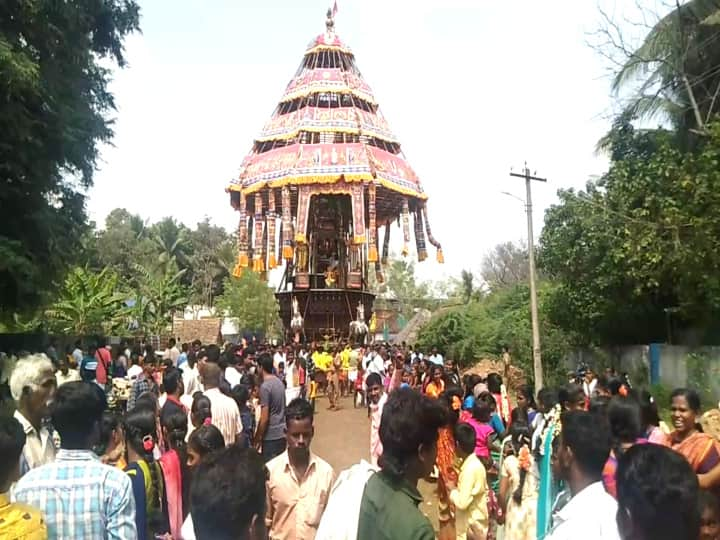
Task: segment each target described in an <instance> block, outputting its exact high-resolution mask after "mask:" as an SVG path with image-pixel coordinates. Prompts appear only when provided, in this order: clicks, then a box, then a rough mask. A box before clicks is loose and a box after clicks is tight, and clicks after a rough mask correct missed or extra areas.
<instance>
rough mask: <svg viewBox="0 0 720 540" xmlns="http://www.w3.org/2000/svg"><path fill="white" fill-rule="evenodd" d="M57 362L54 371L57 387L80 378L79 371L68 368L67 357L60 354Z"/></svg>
mask: <svg viewBox="0 0 720 540" xmlns="http://www.w3.org/2000/svg"><path fill="white" fill-rule="evenodd" d="M58 362H59V363H58V370H57V372H56V373H55V378H56V379H57V385H58V387H59V386H61V385H63V384H65V383H69V382H73V381H79V380H80V373H79V372H78V370H77V369H70V366H68V361H67V358H65V357H64V356H61V357H60V358H59V360H58Z"/></svg>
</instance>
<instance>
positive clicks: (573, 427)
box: [561, 411, 610, 480]
mask: <svg viewBox="0 0 720 540" xmlns="http://www.w3.org/2000/svg"><path fill="white" fill-rule="evenodd" d="M561 422H562V435H561V437H562V444H563V446H566V447H568V448H570V449H572V451H573V455H574V457H575V463H576V464H577V466H578V467H579V468H580V470H581V471H582V472H584V473H585V474H586V475H588V476H590V477H591V478H592V479H596V480H600V478H601V477H602V470H603V467H605V462H606V461H607V460H608V456H609V455H610V429H609V428H608V425H607V422H598V420H597V416H595V415H593V414H590V413H589V412H586V411H568V412H565V413H563V415H562V417H561Z"/></svg>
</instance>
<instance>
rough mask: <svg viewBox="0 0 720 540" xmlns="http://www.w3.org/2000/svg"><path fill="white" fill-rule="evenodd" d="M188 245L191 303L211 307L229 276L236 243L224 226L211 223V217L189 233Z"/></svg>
mask: <svg viewBox="0 0 720 540" xmlns="http://www.w3.org/2000/svg"><path fill="white" fill-rule="evenodd" d="M189 244H190V247H189V252H190V254H189V257H188V258H189V266H190V273H191V277H190V284H191V290H192V294H191V302H192V303H193V304H195V305H203V306H208V307H212V305H213V303H214V299H215V297H216V296H218V295H220V294H222V292H223V283H224V282H225V279H226V278H227V277H229V276H230V272H231V269H232V265H233V264H234V262H235V244H234V242H233V240H232V237H231V236H230V235H229V234H228V233H227V231H226V230H225V229H223V228H222V227H217V226H215V225H212V224H211V223H210V220H209V219H208V218H205V220H204V221H201V222H200V223H198V224H197V228H196V229H195V230H193V231H191V232H190V234H189Z"/></svg>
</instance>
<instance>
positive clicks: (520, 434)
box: [510, 422, 532, 504]
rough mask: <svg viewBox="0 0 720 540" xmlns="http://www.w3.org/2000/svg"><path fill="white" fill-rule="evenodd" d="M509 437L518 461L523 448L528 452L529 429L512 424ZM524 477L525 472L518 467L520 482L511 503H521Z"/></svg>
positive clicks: (523, 425) (523, 424)
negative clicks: (526, 448) (525, 447)
mask: <svg viewBox="0 0 720 540" xmlns="http://www.w3.org/2000/svg"><path fill="white" fill-rule="evenodd" d="M510 437H511V440H512V446H513V451H514V452H515V456H517V457H518V459H519V458H520V450H521V449H522V447H523V446H525V445H527V447H528V451H530V444H531V439H532V433H530V427H529V426H528V425H527V424H526V423H524V422H513V423H512V425H511V426H510ZM526 477H527V471H526V470H525V469H524V468H523V467H520V482H519V483H518V487H517V489H515V491H514V492H513V495H512V498H513V501H515V502H516V503H517V504H521V503H522V494H523V489H524V487H525V479H526Z"/></svg>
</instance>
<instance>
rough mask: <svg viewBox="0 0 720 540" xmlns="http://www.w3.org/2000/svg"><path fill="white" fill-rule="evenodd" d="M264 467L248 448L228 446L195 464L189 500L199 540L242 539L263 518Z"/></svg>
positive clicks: (257, 456) (265, 473) (264, 507)
mask: <svg viewBox="0 0 720 540" xmlns="http://www.w3.org/2000/svg"><path fill="white" fill-rule="evenodd" d="M266 480H267V469H266V468H265V465H264V464H263V460H262V458H261V457H260V456H259V455H258V454H257V452H255V450H251V449H243V448H238V447H237V446H230V447H228V448H225V449H224V450H221V451H219V452H217V453H215V454H214V455H212V456H209V457H208V459H207V460H205V461H203V462H202V463H200V465H198V471H197V474H196V475H195V481H194V482H193V486H192V490H191V494H190V500H191V511H192V516H193V525H194V527H195V534H196V535H197V538H198V540H211V539H212V540H236V539H237V538H243V537H244V536H245V534H246V531H247V529H248V527H249V526H250V524H251V522H252V520H253V518H255V519H257V520H260V521H261V520H264V519H265V511H266V500H265V482H266Z"/></svg>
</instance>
